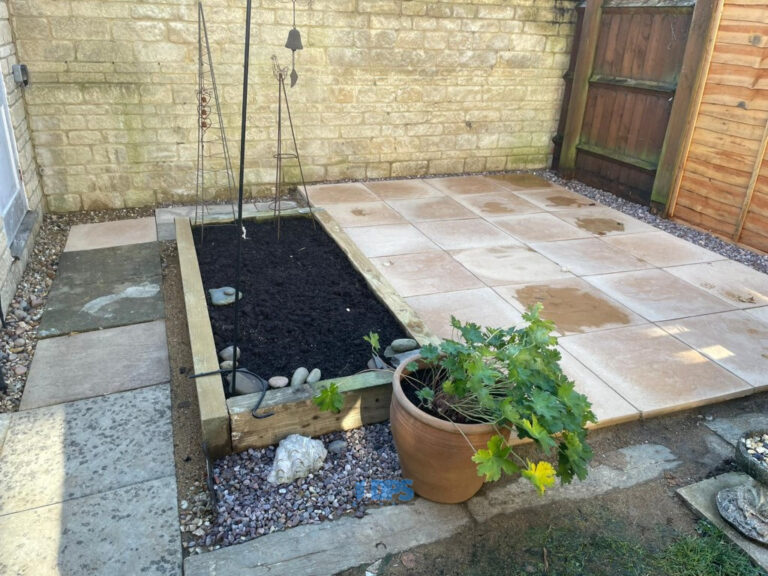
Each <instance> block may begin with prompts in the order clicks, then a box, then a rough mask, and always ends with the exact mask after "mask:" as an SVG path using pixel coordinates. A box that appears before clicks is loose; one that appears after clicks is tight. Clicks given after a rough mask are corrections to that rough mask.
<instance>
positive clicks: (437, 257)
mask: <svg viewBox="0 0 768 576" xmlns="http://www.w3.org/2000/svg"><path fill="white" fill-rule="evenodd" d="M371 262H373V264H374V265H375V266H376V268H378V269H379V271H380V272H381V273H382V274H383V275H384V276H385V277H386V279H387V280H389V281H390V283H391V284H392V286H393V287H394V288H395V290H397V292H398V293H399V294H400V295H401V296H403V297H404V298H407V297H408V296H419V295H422V294H434V293H435V292H447V291H456V290H468V289H470V288H480V287H482V285H483V283H482V282H480V280H478V279H477V278H476V277H475V276H473V275H472V274H471V273H470V272H468V271H467V270H466V268H464V267H462V266H461V265H460V264H459V263H458V262H456V261H455V260H454V259H453V258H451V257H450V256H449V255H448V254H446V253H445V252H442V251H430V252H420V253H417V254H401V255H397V256H382V257H381V258H371Z"/></svg>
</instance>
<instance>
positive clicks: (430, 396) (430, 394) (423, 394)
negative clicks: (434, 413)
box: [416, 386, 435, 407]
mask: <svg viewBox="0 0 768 576" xmlns="http://www.w3.org/2000/svg"><path fill="white" fill-rule="evenodd" d="M416 397H417V398H418V399H419V400H421V402H422V403H423V404H426V405H427V406H430V407H431V406H432V402H434V401H435V391H434V390H432V388H428V387H427V386H425V387H424V388H421V389H420V390H419V391H417V392H416Z"/></svg>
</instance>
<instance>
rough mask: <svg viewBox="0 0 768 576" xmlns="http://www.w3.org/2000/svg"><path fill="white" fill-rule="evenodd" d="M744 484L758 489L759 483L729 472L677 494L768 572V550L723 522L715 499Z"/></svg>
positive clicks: (738, 473)
mask: <svg viewBox="0 0 768 576" xmlns="http://www.w3.org/2000/svg"><path fill="white" fill-rule="evenodd" d="M742 484H748V485H750V486H754V487H757V483H756V482H755V481H754V480H753V479H752V478H750V477H749V476H747V475H746V474H742V473H741V472H729V473H728V474H721V475H720V476H716V477H714V478H708V479H707V480H702V481H701V482H697V483H696V484H691V485H690V486H685V487H683V488H680V489H679V490H678V491H677V493H678V494H680V496H681V497H682V498H683V500H685V501H686V502H687V503H688V504H689V505H690V507H691V508H693V509H694V510H695V511H696V512H698V513H699V514H701V515H702V516H704V517H705V518H706V519H707V520H709V521H710V522H712V524H714V525H715V526H717V527H718V528H719V529H720V530H722V531H723V532H724V533H725V535H726V536H728V538H730V540H731V541H732V542H733V543H734V544H736V545H737V546H739V547H740V548H741V549H742V550H744V551H745V552H746V553H747V554H749V556H750V557H751V558H752V559H753V560H754V561H755V562H756V563H757V564H758V565H759V566H761V567H762V568H763V569H765V570H768V549H767V548H765V547H764V546H761V545H760V544H758V543H757V542H752V541H751V540H748V539H747V538H744V537H743V536H742V535H741V534H739V533H738V532H737V531H736V530H734V529H733V528H731V525H730V524H728V523H727V522H726V521H725V520H723V518H722V516H720V512H719V511H718V510H717V503H716V501H715V498H716V497H717V493H718V492H720V490H723V489H725V488H735V487H736V486H740V485H742Z"/></svg>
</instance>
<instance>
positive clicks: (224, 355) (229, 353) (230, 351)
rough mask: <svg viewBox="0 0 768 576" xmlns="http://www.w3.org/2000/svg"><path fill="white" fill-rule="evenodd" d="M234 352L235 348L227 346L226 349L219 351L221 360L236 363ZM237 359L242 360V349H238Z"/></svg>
mask: <svg viewBox="0 0 768 576" xmlns="http://www.w3.org/2000/svg"><path fill="white" fill-rule="evenodd" d="M234 352H235V348H234V347H233V346H227V347H226V348H224V349H222V350H219V358H221V359H222V360H233V361H234V358H233V356H234ZM237 359H238V360H240V348H238V349H237Z"/></svg>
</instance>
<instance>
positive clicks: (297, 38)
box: [285, 28, 304, 52]
mask: <svg viewBox="0 0 768 576" xmlns="http://www.w3.org/2000/svg"><path fill="white" fill-rule="evenodd" d="M285 47H286V48H288V49H289V50H293V51H294V52H295V51H296V50H303V49H304V46H303V45H302V44H301V32H299V30H298V29H297V28H291V29H290V30H289V31H288V40H286V41H285Z"/></svg>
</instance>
